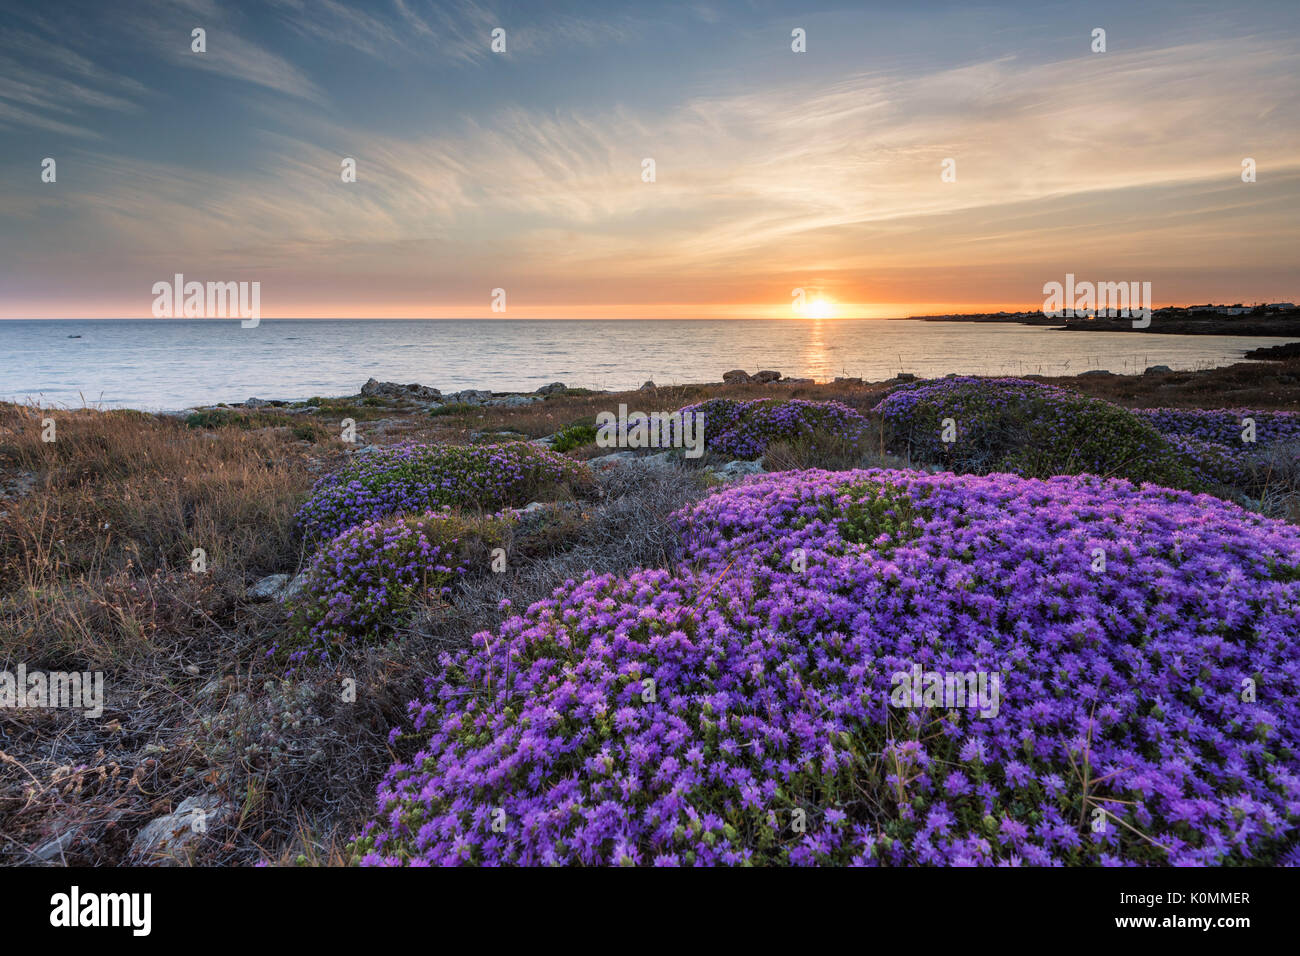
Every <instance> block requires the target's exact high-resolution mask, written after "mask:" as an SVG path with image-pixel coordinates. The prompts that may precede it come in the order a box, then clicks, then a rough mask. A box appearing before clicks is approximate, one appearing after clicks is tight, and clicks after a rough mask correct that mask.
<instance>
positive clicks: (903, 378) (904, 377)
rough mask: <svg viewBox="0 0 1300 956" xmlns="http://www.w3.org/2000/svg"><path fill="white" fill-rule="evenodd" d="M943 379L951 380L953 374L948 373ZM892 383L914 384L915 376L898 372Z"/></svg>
mask: <svg viewBox="0 0 1300 956" xmlns="http://www.w3.org/2000/svg"><path fill="white" fill-rule="evenodd" d="M945 377H947V378H952V377H953V373H951V372H950V373H949V374H948V375H947V376H945ZM894 381H896V382H915V381H916V376H915V375H913V374H912V373H911V372H899V373H898V374H897V375H895V376H894Z"/></svg>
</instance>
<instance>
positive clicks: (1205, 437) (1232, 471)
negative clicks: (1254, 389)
mask: <svg viewBox="0 0 1300 956" xmlns="http://www.w3.org/2000/svg"><path fill="white" fill-rule="evenodd" d="M1135 414H1137V415H1139V416H1141V417H1142V418H1144V419H1146V420H1147V421H1149V422H1151V423H1152V424H1153V425H1154V426H1155V427H1156V428H1157V429H1158V430H1159V431H1160V432H1161V434H1163V435H1165V436H1166V437H1167V438H1168V439H1169V441H1170V442H1171V443H1172V444H1173V445H1174V446H1175V447H1177V448H1179V449H1180V450H1181V451H1182V452H1183V453H1184V456H1185V458H1186V460H1187V461H1188V462H1189V464H1190V465H1191V468H1192V470H1193V471H1194V472H1195V473H1196V475H1197V476H1198V477H1199V478H1200V479H1201V480H1202V481H1204V482H1205V483H1206V485H1207V486H1215V485H1229V486H1232V487H1236V488H1242V489H1246V490H1248V491H1252V492H1256V491H1258V490H1260V489H1261V488H1265V487H1267V486H1268V485H1269V484H1270V483H1276V482H1277V480H1278V478H1279V477H1280V476H1281V473H1282V472H1285V471H1291V472H1294V471H1296V470H1297V462H1300V412H1252V411H1250V410H1249V409H1245V408H1223V409H1200V408H1144V409H1136V410H1135ZM1247 419H1249V420H1250V421H1252V422H1253V423H1254V428H1253V435H1252V436H1251V437H1253V439H1254V440H1253V441H1247V440H1245V436H1246V435H1247V434H1249V433H1248V432H1247V429H1246V426H1245V422H1246V420H1247ZM1288 466H1289V467H1288Z"/></svg>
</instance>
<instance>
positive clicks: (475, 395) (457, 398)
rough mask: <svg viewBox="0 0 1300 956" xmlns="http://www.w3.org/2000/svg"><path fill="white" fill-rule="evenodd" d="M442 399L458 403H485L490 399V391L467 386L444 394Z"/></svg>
mask: <svg viewBox="0 0 1300 956" xmlns="http://www.w3.org/2000/svg"><path fill="white" fill-rule="evenodd" d="M443 400H444V401H447V402H455V403H457V404H460V405H486V404H487V403H488V402H489V401H491V400H492V393H491V392H489V391H488V390H487V389H483V388H467V389H464V390H462V391H459V392H453V393H452V394H451V395H444V396H443Z"/></svg>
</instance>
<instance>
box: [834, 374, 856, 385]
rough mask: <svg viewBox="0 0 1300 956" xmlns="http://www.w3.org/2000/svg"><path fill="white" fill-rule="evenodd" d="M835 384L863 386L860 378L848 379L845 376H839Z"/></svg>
mask: <svg viewBox="0 0 1300 956" xmlns="http://www.w3.org/2000/svg"><path fill="white" fill-rule="evenodd" d="M833 384H835V385H861V384H862V379H860V378H846V377H844V376H842V375H841V376H838V377H837V378H836V379H835V382H834V383H833Z"/></svg>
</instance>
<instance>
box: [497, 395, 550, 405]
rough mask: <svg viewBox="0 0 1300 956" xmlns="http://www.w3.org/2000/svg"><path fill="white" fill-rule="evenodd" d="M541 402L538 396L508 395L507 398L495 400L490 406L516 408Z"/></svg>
mask: <svg viewBox="0 0 1300 956" xmlns="http://www.w3.org/2000/svg"><path fill="white" fill-rule="evenodd" d="M540 401H542V399H540V398H538V397H537V396H536V395H507V396H506V397H505V398H496V399H493V400H492V401H491V402H489V404H491V405H506V406H508V407H514V406H516V405H531V404H533V402H540Z"/></svg>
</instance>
